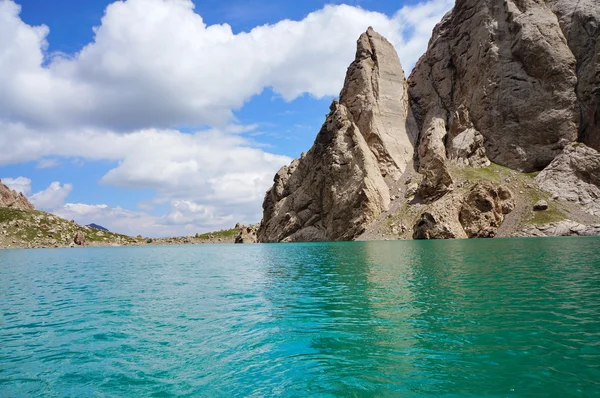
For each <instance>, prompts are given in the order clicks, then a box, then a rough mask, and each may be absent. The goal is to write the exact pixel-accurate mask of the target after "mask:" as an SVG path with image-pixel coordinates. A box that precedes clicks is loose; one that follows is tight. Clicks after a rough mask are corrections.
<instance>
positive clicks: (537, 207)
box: [533, 199, 548, 211]
mask: <svg viewBox="0 0 600 398" xmlns="http://www.w3.org/2000/svg"><path fill="white" fill-rule="evenodd" d="M544 210H548V202H546V201H545V200H543V199H541V200H538V201H537V202H536V203H535V204H534V205H533V211H544Z"/></svg>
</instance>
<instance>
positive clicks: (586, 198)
mask: <svg viewBox="0 0 600 398" xmlns="http://www.w3.org/2000/svg"><path fill="white" fill-rule="evenodd" d="M535 181H536V182H537V183H538V184H539V186H540V187H541V188H542V189H544V190H546V191H548V192H550V193H551V194H552V195H553V197H554V198H557V199H563V200H568V201H571V202H575V203H579V204H581V205H583V206H584V209H585V210H586V211H587V212H588V213H590V214H592V215H600V153H598V152H597V151H596V150H594V149H592V148H589V147H587V146H586V145H584V144H580V143H575V144H571V145H569V146H567V147H566V148H565V149H564V151H563V152H562V153H561V154H560V155H559V156H557V157H556V159H554V161H553V162H552V163H550V165H549V166H548V167H546V168H545V169H544V170H542V172H541V173H540V174H539V175H538V176H537V177H536V178H535Z"/></svg>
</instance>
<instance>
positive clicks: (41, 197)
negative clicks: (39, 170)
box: [29, 181, 73, 211]
mask: <svg viewBox="0 0 600 398" xmlns="http://www.w3.org/2000/svg"><path fill="white" fill-rule="evenodd" d="M72 190H73V186H72V185H71V184H64V185H61V184H60V182H58V181H55V182H53V183H51V184H50V185H49V186H48V188H46V189H44V190H43V191H40V192H38V193H35V194H33V195H31V197H30V198H29V200H30V201H31V203H33V205H34V206H35V208H36V209H39V210H48V211H53V210H57V209H60V208H61V207H62V206H63V205H64V203H65V200H66V199H67V196H69V193H71V191H72Z"/></svg>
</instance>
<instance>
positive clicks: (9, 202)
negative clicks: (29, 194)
mask: <svg viewBox="0 0 600 398" xmlns="http://www.w3.org/2000/svg"><path fill="white" fill-rule="evenodd" d="M0 207H10V208H11V209H18V210H33V209H34V207H33V205H32V204H31V202H29V200H27V198H26V197H25V195H23V194H22V193H21V192H17V191H14V190H11V189H10V188H9V187H7V186H6V185H4V184H2V181H1V180H0Z"/></svg>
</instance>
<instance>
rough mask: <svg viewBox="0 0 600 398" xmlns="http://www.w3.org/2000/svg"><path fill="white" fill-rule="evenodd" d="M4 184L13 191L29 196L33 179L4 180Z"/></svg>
mask: <svg viewBox="0 0 600 398" xmlns="http://www.w3.org/2000/svg"><path fill="white" fill-rule="evenodd" d="M2 183H3V184H4V185H6V186H7V187H9V188H10V189H12V190H15V191H17V192H21V193H22V194H24V195H29V193H30V192H31V179H29V178H26V177H17V178H2Z"/></svg>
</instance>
